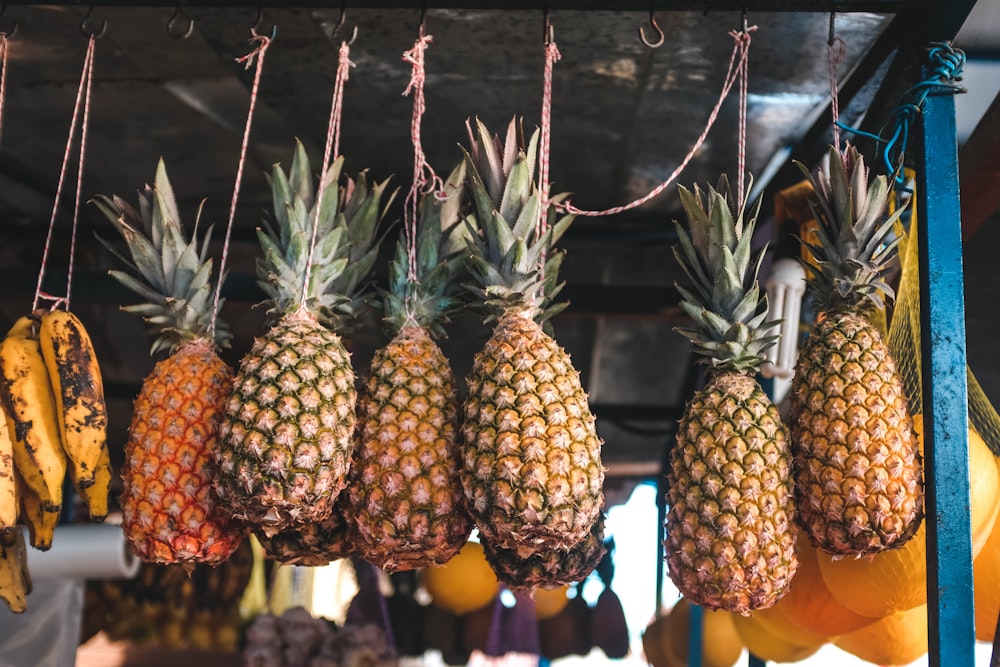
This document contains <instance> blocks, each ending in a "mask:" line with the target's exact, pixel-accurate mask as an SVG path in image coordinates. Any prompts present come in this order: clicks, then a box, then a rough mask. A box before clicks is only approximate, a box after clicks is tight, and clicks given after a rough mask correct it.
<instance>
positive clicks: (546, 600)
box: [532, 586, 569, 621]
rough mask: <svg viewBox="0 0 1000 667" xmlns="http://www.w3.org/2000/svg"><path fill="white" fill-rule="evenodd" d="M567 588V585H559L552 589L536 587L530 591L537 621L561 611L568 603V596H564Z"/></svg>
mask: <svg viewBox="0 0 1000 667" xmlns="http://www.w3.org/2000/svg"><path fill="white" fill-rule="evenodd" d="M568 590H569V586H560V587H558V588H553V589H546V588H539V589H536V590H535V591H534V592H533V593H532V596H533V597H534V598H535V617H536V618H537V619H538V620H539V621H544V620H545V619H547V618H552V617H553V616H555V615H556V614H558V613H559V612H561V611H562V610H563V608H564V607H565V606H566V605H567V604H569V598H568V597H566V591H568Z"/></svg>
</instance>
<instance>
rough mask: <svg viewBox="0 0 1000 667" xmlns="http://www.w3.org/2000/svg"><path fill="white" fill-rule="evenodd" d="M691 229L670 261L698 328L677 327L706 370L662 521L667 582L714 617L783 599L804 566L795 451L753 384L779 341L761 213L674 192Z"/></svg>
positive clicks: (727, 196)
mask: <svg viewBox="0 0 1000 667" xmlns="http://www.w3.org/2000/svg"><path fill="white" fill-rule="evenodd" d="M679 191H680V197H681V204H682V206H683V207H684V212H685V213H686V214H687V217H688V230H687V231H685V229H684V228H683V227H682V226H681V225H680V224H679V223H675V226H676V227H677V234H678V236H679V238H680V246H679V248H676V249H675V250H674V255H675V256H676V257H677V261H678V262H679V263H680V265H681V267H682V268H683V269H684V272H685V273H686V274H687V276H688V278H689V279H690V281H691V287H690V288H687V287H681V286H678V288H677V289H678V290H679V291H680V294H681V297H682V301H681V308H682V309H683V310H684V312H685V313H687V314H688V315H689V316H690V317H691V318H692V319H693V320H694V327H693V328H692V329H678V330H677V331H678V333H681V334H682V335H684V336H685V337H687V338H689V339H690V340H691V342H692V345H693V349H694V352H695V353H696V354H698V355H699V356H700V357H701V361H702V363H705V364H707V365H708V366H709V370H708V376H707V379H706V384H705V386H704V387H703V388H702V389H700V390H699V391H697V392H696V393H695V395H694V397H693V398H692V399H691V401H690V403H688V405H687V406H686V408H685V410H684V415H683V417H682V418H681V421H680V424H679V426H678V430H677V443H676V445H675V446H674V448H673V449H672V450H671V454H670V470H669V482H670V486H669V490H668V491H667V504H668V506H669V512H668V514H667V520H666V547H667V550H666V551H667V556H666V557H667V563H668V566H669V571H670V578H671V579H672V580H673V582H674V584H676V586H677V588H678V589H680V591H681V593H683V594H684V596H685V597H687V598H689V599H690V600H692V601H693V602H697V603H698V604H700V605H703V606H704V607H706V608H708V609H727V610H729V611H733V612H737V613H747V612H749V611H752V610H755V609H765V608H767V607H770V606H771V605H773V604H774V603H775V602H777V601H778V600H779V599H780V598H781V596H782V595H784V594H785V592H786V591H787V590H788V585H789V582H790V581H791V579H792V576H793V575H794V574H795V570H796V568H797V565H798V561H797V560H796V557H795V533H794V531H793V529H792V521H793V516H794V506H793V502H792V501H793V499H792V493H793V492H792V477H791V454H790V452H789V447H788V429H787V428H786V426H785V425H784V424H783V423H782V421H781V417H780V416H779V414H778V408H777V407H776V406H775V405H774V404H773V403H772V402H771V400H770V399H769V398H768V396H767V394H766V393H764V391H763V390H762V389H761V387H760V385H759V384H758V383H757V380H756V379H755V377H754V376H755V374H756V373H757V371H758V369H759V368H760V365H761V363H763V361H764V355H763V352H764V350H766V349H767V348H768V347H769V346H770V345H773V344H774V336H772V335H770V330H771V326H772V325H773V324H774V323H773V322H765V321H764V319H765V317H766V312H767V303H766V297H764V296H763V295H761V293H760V289H759V285H758V283H757V272H758V270H759V268H760V262H761V259H762V258H763V255H764V252H763V250H760V251H759V252H757V253H752V252H751V250H750V243H751V240H752V237H753V230H754V226H755V224H756V216H757V211H756V210H753V211H747V210H746V206H745V202H740V203H739V204H737V202H736V201H735V200H734V198H733V196H732V193H731V192H730V190H729V183H728V181H727V180H726V179H725V178H723V179H722V181H721V182H720V184H719V187H718V189H715V188H712V187H708V188H707V190H705V191H702V190H701V189H700V188H698V187H697V186H696V187H695V189H694V192H693V193H692V192H691V191H689V190H687V189H686V188H683V187H681V188H679Z"/></svg>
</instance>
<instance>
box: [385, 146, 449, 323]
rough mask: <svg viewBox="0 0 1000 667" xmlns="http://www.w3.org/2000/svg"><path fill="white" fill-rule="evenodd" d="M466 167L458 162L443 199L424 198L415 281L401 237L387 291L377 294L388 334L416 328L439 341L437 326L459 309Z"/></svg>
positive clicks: (419, 216)
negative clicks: (458, 278) (412, 326)
mask: <svg viewBox="0 0 1000 667" xmlns="http://www.w3.org/2000/svg"><path fill="white" fill-rule="evenodd" d="M464 181H465V162H464V161H463V162H460V163H459V164H458V165H457V166H456V167H455V168H454V169H453V170H452V172H451V174H450V175H449V176H448V178H447V179H446V180H445V181H444V186H443V191H444V196H443V197H441V198H438V196H437V193H433V194H425V195H423V197H422V198H421V200H420V204H419V215H418V217H417V221H416V233H415V242H416V276H415V279H411V277H410V273H409V268H410V266H409V255H408V253H407V249H408V246H407V239H406V236H405V234H401V235H400V237H399V241H398V242H397V244H396V254H395V256H394V257H393V260H392V262H391V264H390V265H389V289H387V290H380V298H381V305H382V309H383V312H384V318H383V319H384V321H385V323H386V325H387V326H388V328H389V331H390V334H391V335H395V334H396V333H397V332H399V330H400V329H402V328H403V327H404V326H408V325H416V326H419V327H421V328H423V329H426V330H427V331H428V332H430V333H431V334H432V335H434V336H438V337H443V336H444V328H443V327H442V326H441V325H442V324H443V323H444V322H446V321H447V317H448V315H450V314H452V313H453V312H454V311H455V310H457V309H458V307H459V306H460V305H461V301H460V291H461V287H460V285H459V284H458V281H457V277H458V275H459V273H460V272H461V270H462V269H463V268H464V262H463V261H462V255H463V254H464V251H465V248H466V239H465V237H464V235H463V232H465V231H467V227H466V226H465V224H464V222H463V220H462V217H463V216H462V187H463V183H464Z"/></svg>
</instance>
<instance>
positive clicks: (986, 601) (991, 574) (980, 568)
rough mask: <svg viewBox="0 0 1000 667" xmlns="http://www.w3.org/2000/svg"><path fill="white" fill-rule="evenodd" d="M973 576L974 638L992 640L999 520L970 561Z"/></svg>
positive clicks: (999, 594) (999, 607) (999, 569)
mask: <svg viewBox="0 0 1000 667" xmlns="http://www.w3.org/2000/svg"><path fill="white" fill-rule="evenodd" d="M998 463H1000V462H998ZM972 570H973V576H974V578H975V585H974V595H975V602H976V639H978V640H980V641H984V642H991V643H992V642H993V639H994V637H995V636H996V629H997V617H998V616H1000V521H997V522H996V523H995V524H994V525H993V530H992V531H991V532H990V536H989V539H987V540H986V545H985V546H984V547H983V550H982V551H980V552H979V555H978V556H976V560H975V561H973V563H972Z"/></svg>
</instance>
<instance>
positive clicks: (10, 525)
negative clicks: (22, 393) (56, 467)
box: [0, 415, 17, 545]
mask: <svg viewBox="0 0 1000 667" xmlns="http://www.w3.org/2000/svg"><path fill="white" fill-rule="evenodd" d="M15 474H16V471H15V470H14V442H13V441H12V440H11V438H10V431H8V430H7V419H6V418H5V417H4V416H3V415H0V545H2V544H10V543H11V541H12V539H13V533H14V531H16V530H17V525H16V524H17V481H16V480H15V478H14V475H15Z"/></svg>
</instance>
